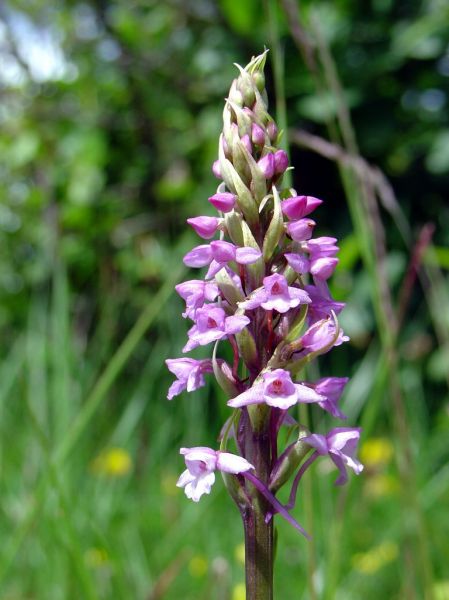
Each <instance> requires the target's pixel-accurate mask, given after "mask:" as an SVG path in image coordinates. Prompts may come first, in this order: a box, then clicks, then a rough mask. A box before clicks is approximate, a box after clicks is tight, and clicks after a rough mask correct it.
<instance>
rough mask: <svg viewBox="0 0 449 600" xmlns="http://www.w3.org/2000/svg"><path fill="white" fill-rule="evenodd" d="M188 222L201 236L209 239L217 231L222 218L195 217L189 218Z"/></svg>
mask: <svg viewBox="0 0 449 600" xmlns="http://www.w3.org/2000/svg"><path fill="white" fill-rule="evenodd" d="M187 223H188V224H189V225H190V226H191V227H193V229H194V230H195V232H196V233H197V234H198V235H199V236H200V237H202V238H204V239H205V240H208V239H210V238H211V237H213V236H214V235H215V233H216V232H217V229H218V226H219V225H220V219H217V217H193V218H192V219H187Z"/></svg>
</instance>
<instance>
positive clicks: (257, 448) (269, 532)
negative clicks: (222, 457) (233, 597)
mask: <svg viewBox="0 0 449 600" xmlns="http://www.w3.org/2000/svg"><path fill="white" fill-rule="evenodd" d="M245 450H246V452H245V455H246V458H247V460H249V461H250V462H251V463H252V464H253V465H254V466H255V471H256V473H257V476H258V478H259V479H260V480H261V481H262V482H263V483H267V481H268V476H269V472H270V462H271V451H270V438H269V432H268V430H267V429H265V430H264V431H262V432H255V431H253V429H252V428H251V427H248V428H247V433H246V437H245ZM248 487H249V488H251V489H250V490H249V492H250V496H251V504H250V505H248V506H246V507H245V508H243V509H242V520H243V527H244V530H245V575H246V600H272V599H273V519H270V520H269V522H268V523H266V522H265V515H266V513H267V511H268V505H267V502H266V500H265V498H264V497H263V496H262V494H261V493H260V492H259V491H258V490H257V489H256V488H255V487H254V486H253V485H251V484H248Z"/></svg>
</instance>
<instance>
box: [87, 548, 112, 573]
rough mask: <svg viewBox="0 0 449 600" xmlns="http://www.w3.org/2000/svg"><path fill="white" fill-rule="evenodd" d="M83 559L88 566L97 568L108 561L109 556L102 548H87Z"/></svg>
mask: <svg viewBox="0 0 449 600" xmlns="http://www.w3.org/2000/svg"><path fill="white" fill-rule="evenodd" d="M84 560H85V561H86V564H87V566H88V567H91V568H92V569H98V568H99V567H103V566H104V565H105V564H107V563H108V562H109V556H108V553H107V552H106V550H105V549H104V548H89V549H88V550H86V552H85V553H84Z"/></svg>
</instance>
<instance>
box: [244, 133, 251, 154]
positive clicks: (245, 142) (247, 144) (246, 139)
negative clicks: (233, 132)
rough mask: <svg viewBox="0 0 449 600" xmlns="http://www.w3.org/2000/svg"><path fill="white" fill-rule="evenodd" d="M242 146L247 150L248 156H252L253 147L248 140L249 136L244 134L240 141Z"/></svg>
mask: <svg viewBox="0 0 449 600" xmlns="http://www.w3.org/2000/svg"><path fill="white" fill-rule="evenodd" d="M241 142H242V144H243V145H244V146H245V148H246V149H247V150H248V152H249V153H250V154H252V152H253V147H252V145H251V140H250V139H249V135H248V134H245V135H244V136H243V137H242V139H241Z"/></svg>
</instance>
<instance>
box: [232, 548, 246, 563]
mask: <svg viewBox="0 0 449 600" xmlns="http://www.w3.org/2000/svg"><path fill="white" fill-rule="evenodd" d="M234 556H235V559H236V561H237V562H239V563H241V564H242V565H244V564H245V544H239V545H238V546H236V547H235V550H234Z"/></svg>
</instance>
